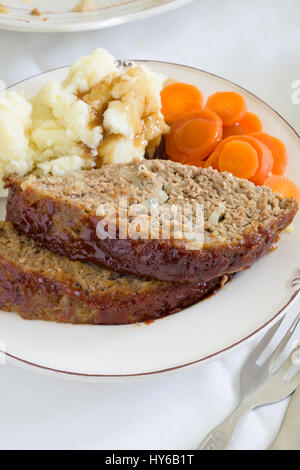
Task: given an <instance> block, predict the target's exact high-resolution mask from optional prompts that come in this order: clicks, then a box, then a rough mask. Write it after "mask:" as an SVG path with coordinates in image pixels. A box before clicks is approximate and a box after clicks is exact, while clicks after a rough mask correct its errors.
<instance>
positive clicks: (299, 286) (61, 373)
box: [0, 59, 300, 381]
mask: <svg viewBox="0 0 300 470" xmlns="http://www.w3.org/2000/svg"><path fill="white" fill-rule="evenodd" d="M119 62H120V63H122V62H125V63H126V62H128V63H130V62H135V63H144V64H147V63H148V64H151V63H152V64H153V63H156V64H165V65H171V66H175V67H179V68H186V69H189V70H194V71H196V72H200V73H202V74H206V75H208V76H210V77H215V78H218V79H220V80H222V81H224V82H226V83H227V84H230V85H233V86H235V87H238V88H239V89H240V90H242V91H244V92H245V93H248V94H249V95H251V96H252V97H254V98H255V99H256V100H258V101H259V102H260V103H262V104H263V105H265V106H266V107H267V108H269V110H271V111H272V112H274V113H275V114H276V115H277V116H278V117H279V118H280V119H281V120H282V121H284V123H285V124H286V125H287V126H288V127H289V128H290V130H291V131H292V133H293V134H294V135H295V137H296V138H297V139H298V140H299V143H300V135H299V133H298V132H297V131H296V130H295V129H294V127H293V126H292V125H291V124H290V123H289V122H288V121H287V120H286V119H285V118H284V117H283V116H282V115H281V114H280V113H279V111H277V110H276V109H275V108H273V107H272V106H271V105H269V104H268V103H266V102H265V101H264V100H262V99H261V98H259V97H258V96H257V95H255V94H254V93H253V92H251V91H249V90H247V89H246V88H244V87H242V86H240V85H238V84H237V83H235V82H234V81H232V80H229V79H227V78H224V77H222V76H221V75H218V74H215V73H211V72H208V71H206V70H203V69H200V68H197V67H193V66H189V65H184V64H178V63H174V62H168V61H161V60H150V59H126V60H119ZM69 67H70V65H65V66H60V67H55V68H52V69H49V70H46V71H44V72H39V73H37V74H34V75H31V76H30V77H27V78H25V79H23V80H20V81H18V82H16V83H14V84H12V85H10V86H8V87H7V88H6V90H9V89H10V88H13V87H15V86H17V85H19V84H21V83H23V82H25V81H28V80H31V79H33V78H36V77H38V76H41V75H45V74H47V73H51V72H55V71H58V70H63V69H67V68H69ZM290 287H291V288H292V289H293V288H295V290H294V291H293V290H292V292H291V297H290V298H289V300H288V301H287V302H286V303H285V305H284V306H283V307H281V309H280V310H279V311H278V312H276V313H275V314H274V315H273V316H272V318H271V319H270V320H268V321H267V322H266V323H264V324H263V325H262V326H261V327H259V328H257V329H256V330H255V331H253V332H252V333H250V334H249V335H247V336H245V337H244V338H242V339H240V340H239V341H236V342H235V343H233V344H231V345H230V346H227V347H226V348H224V349H221V350H219V351H217V352H214V353H212V354H210V355H207V356H205V357H202V358H200V359H196V360H194V361H189V362H185V363H184V364H179V365H176V366H173V367H168V368H164V369H159V370H154V371H148V372H138V373H131V374H88V373H85V372H74V371H68V370H63V369H56V368H52V367H47V366H44V365H42V364H39V363H36V362H31V361H27V360H26V359H24V358H22V357H18V356H15V355H13V354H10V353H9V352H7V351H3V350H1V349H0V354H2V355H4V356H5V357H7V358H8V359H9V360H10V362H13V363H15V364H17V365H20V366H21V365H23V366H24V367H29V368H30V369H31V370H35V371H37V372H44V373H46V374H51V375H54V376H56V377H63V378H73V379H74V378H77V379H80V378H81V379H82V380H90V379H95V380H97V379H98V380H101V379H103V380H105V379H108V380H120V381H121V380H122V379H132V378H135V379H139V378H147V377H155V376H162V375H166V374H169V373H175V372H179V371H182V370H185V369H188V368H191V367H193V366H197V365H198V366H200V365H204V364H207V363H208V362H212V361H213V360H216V359H221V358H222V357H224V356H225V355H227V354H229V353H230V352H233V351H235V350H237V349H238V348H239V347H241V346H244V345H247V344H248V343H249V342H251V341H253V340H254V339H255V338H257V337H258V336H260V335H262V334H263V332H264V331H265V330H266V329H267V328H268V327H271V326H272V325H273V324H274V323H275V322H276V321H279V319H280V318H281V317H283V316H284V315H285V313H286V312H287V310H288V309H289V308H291V307H292V306H293V304H294V303H295V301H296V300H297V299H298V297H300V295H299V294H300V271H298V273H297V275H296V277H295V278H294V279H293V280H291V281H290Z"/></svg>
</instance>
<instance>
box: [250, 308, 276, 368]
mask: <svg viewBox="0 0 300 470" xmlns="http://www.w3.org/2000/svg"><path fill="white" fill-rule="evenodd" d="M283 319H284V317H283V318H281V319H280V320H279V321H278V322H277V323H275V325H273V326H272V327H271V328H270V329H269V331H268V332H267V333H266V334H265V335H264V336H263V338H262V339H261V340H260V342H259V343H258V344H257V345H256V347H255V348H254V350H253V351H252V353H251V354H250V356H249V357H248V359H247V361H246V362H248V361H249V362H256V361H257V360H258V359H259V357H260V356H261V354H262V353H263V351H264V350H265V349H266V347H267V345H268V344H269V343H270V341H271V340H272V338H273V337H274V336H275V334H276V332H277V330H279V328H280V326H281V324H282V322H283Z"/></svg>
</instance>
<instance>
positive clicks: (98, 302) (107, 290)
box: [0, 222, 227, 325]
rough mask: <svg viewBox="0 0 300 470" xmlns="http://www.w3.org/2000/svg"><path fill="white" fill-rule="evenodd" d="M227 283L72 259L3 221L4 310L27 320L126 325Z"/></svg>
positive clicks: (0, 287) (0, 289)
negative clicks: (164, 278) (133, 272)
mask: <svg viewBox="0 0 300 470" xmlns="http://www.w3.org/2000/svg"><path fill="white" fill-rule="evenodd" d="M226 280H227V277H225V278H223V279H213V280H211V281H209V282H206V283H193V284H191V283H181V284H176V283H169V282H160V281H152V280H149V279H138V278H136V277H134V276H130V275H122V274H118V273H116V272H113V271H110V270H108V269H104V268H101V267H99V266H96V265H94V264H92V263H82V262H80V261H71V260H69V259H68V258H65V257H63V256H59V255H55V254H53V253H51V252H50V251H48V250H47V249H45V248H40V247H38V246H37V245H36V244H35V243H34V241H33V240H30V239H29V238H27V237H25V236H24V235H20V234H19V233H18V232H17V230H16V229H14V228H13V226H12V224H10V223H5V222H0V309H3V310H7V311H15V312H17V313H19V314H20V315H21V316H22V317H23V318H26V319H39V320H52V321H58V322H65V323H81V324H83V323H92V324H109V325H112V324H124V323H134V322H141V321H145V320H151V319H156V318H158V317H161V316H164V315H167V314H170V313H174V312H177V311H178V310H180V309H181V308H183V307H187V306H188V305H191V304H193V303H195V302H197V301H198V300H200V299H202V298H203V297H205V296H207V295H208V294H210V293H212V292H213V291H214V290H216V289H217V288H218V287H220V285H221V284H223V283H224V282H225V281H226Z"/></svg>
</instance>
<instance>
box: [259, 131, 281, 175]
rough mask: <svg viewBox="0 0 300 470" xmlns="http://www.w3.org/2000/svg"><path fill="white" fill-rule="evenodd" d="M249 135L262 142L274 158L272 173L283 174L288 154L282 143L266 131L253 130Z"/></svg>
mask: <svg viewBox="0 0 300 470" xmlns="http://www.w3.org/2000/svg"><path fill="white" fill-rule="evenodd" d="M250 135H251V136H252V137H254V138H255V139H257V140H259V141H260V142H263V143H264V144H265V145H266V146H267V147H268V148H269V149H270V150H271V152H272V155H273V159H274V165H273V169H272V173H273V175H279V176H282V175H284V173H285V171H286V168H287V165H288V154H287V151H286V147H285V145H284V143H283V142H282V141H281V140H279V139H277V138H276V137H273V136H271V135H269V134H267V133H266V132H255V133H252V134H250Z"/></svg>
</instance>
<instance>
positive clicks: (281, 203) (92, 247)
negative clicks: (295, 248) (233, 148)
mask: <svg viewBox="0 0 300 470" xmlns="http://www.w3.org/2000/svg"><path fill="white" fill-rule="evenodd" d="M128 172H129V178H128ZM132 175H133V177H132ZM8 187H9V189H10V191H9V197H8V202H7V218H6V220H8V221H11V222H13V223H14V225H15V226H16V227H17V228H18V230H20V231H22V232H23V233H24V234H26V235H28V236H30V237H32V238H33V239H34V240H35V241H36V242H37V243H39V244H40V245H41V246H45V247H47V248H48V249H49V250H51V251H53V252H55V253H58V254H61V255H65V256H68V257H69V258H70V259H73V260H87V261H92V262H94V263H97V264H100V265H103V266H106V267H108V268H109V269H113V270H115V271H118V272H123V273H131V274H134V275H137V276H147V277H148V276H149V277H151V278H153V279H159V280H163V281H189V282H195V281H197V282H202V281H203V282H205V281H208V280H210V279H213V278H216V277H219V276H222V275H223V274H226V273H231V272H236V271H239V270H241V269H245V268H247V267H250V266H251V265H252V264H253V263H254V262H255V261H256V260H257V259H258V258H259V257H261V256H262V255H263V254H264V253H266V252H267V251H268V250H269V249H270V248H271V247H272V245H273V243H274V241H275V240H276V238H277V237H278V234H279V233H280V231H281V230H283V229H285V228H286V227H287V226H288V225H289V224H290V223H291V222H292V220H293V218H294V216H295V214H296V212H297V210H298V205H297V203H296V202H295V201H294V200H293V199H284V198H282V197H281V196H279V195H274V194H273V193H272V192H271V191H270V190H269V189H268V188H265V187H256V186H255V185H254V184H252V183H250V182H248V181H246V180H241V179H238V178H234V177H233V176H232V175H230V174H229V173H219V172H217V171H215V170H211V169H203V168H196V167H192V166H187V165H181V164H178V163H174V162H170V161H162V160H153V161H149V160H148V161H143V162H142V163H141V162H137V161H135V162H132V163H130V164H125V165H106V166H104V167H102V168H100V169H97V170H90V171H84V172H76V173H73V174H72V175H69V176H66V177H51V176H49V177H41V178H37V177H33V176H29V177H25V178H10V179H9V180H8ZM157 188H159V190H162V191H164V192H165V193H168V198H167V201H165V202H163V205H164V206H166V207H167V206H170V205H172V204H179V205H183V204H184V203H186V202H191V201H194V202H197V203H199V204H202V205H203V206H204V246H203V247H202V248H201V249H189V246H188V242H187V241H186V240H174V239H171V240H159V239H138V240H134V239H130V238H127V239H119V238H116V239H109V238H107V239H104V240H103V239H101V240H100V239H99V238H98V236H97V234H96V226H97V223H98V222H99V220H101V218H100V217H99V216H97V215H96V209H97V207H98V205H99V204H101V203H105V202H109V203H112V204H114V205H116V204H117V201H118V197H119V196H120V195H123V196H124V195H126V196H127V197H128V200H129V201H131V203H141V202H143V201H147V200H149V198H150V197H151V196H152V197H154V196H155V194H157Z"/></svg>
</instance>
